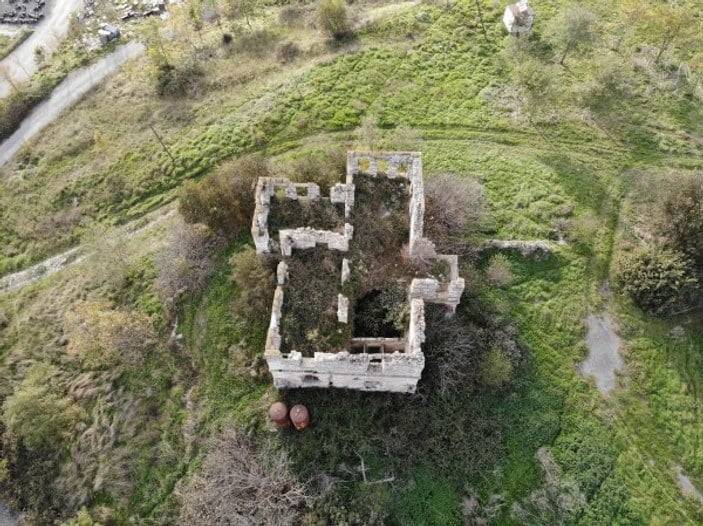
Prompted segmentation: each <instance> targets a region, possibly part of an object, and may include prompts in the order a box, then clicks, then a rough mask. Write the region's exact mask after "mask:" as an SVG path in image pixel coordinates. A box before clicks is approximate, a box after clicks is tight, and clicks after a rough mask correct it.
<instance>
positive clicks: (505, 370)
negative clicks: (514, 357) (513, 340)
mask: <svg viewBox="0 0 703 526" xmlns="http://www.w3.org/2000/svg"><path fill="white" fill-rule="evenodd" d="M480 370H481V381H482V382H483V384H484V385H487V386H489V387H501V386H503V385H505V384H507V383H508V382H510V380H512V377H513V364H512V362H511V361H510V358H509V357H508V356H506V355H505V353H504V352H503V351H502V350H501V349H500V347H493V348H492V349H491V350H490V351H488V352H487V353H486V354H485V356H484V357H483V359H482V360H481V365H480Z"/></svg>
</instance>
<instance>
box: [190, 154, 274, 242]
mask: <svg viewBox="0 0 703 526" xmlns="http://www.w3.org/2000/svg"><path fill="white" fill-rule="evenodd" d="M268 175H270V172H269V167H268V163H267V162H266V160H265V159H264V158H263V157H261V156H258V155H251V156H246V157H241V158H239V159H237V160H236V161H234V162H231V163H227V164H225V165H223V166H221V167H220V168H219V169H218V170H217V172H215V173H214V174H212V175H209V176H207V177H205V178H204V179H202V180H201V181H187V182H186V183H184V184H183V187H182V188H181V193H180V199H179V202H178V209H179V211H180V213H181V215H182V216H183V219H184V220H185V221H186V223H204V224H206V225H207V226H209V227H210V228H211V229H212V230H213V231H214V232H217V233H219V234H222V235H223V236H224V237H226V238H228V239H232V238H235V237H237V236H239V235H241V234H242V233H244V232H245V231H247V230H248V229H249V228H250V226H251V218H252V215H253V213H254V189H255V187H256V181H257V180H258V178H259V177H266V176H268Z"/></svg>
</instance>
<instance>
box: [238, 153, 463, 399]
mask: <svg viewBox="0 0 703 526" xmlns="http://www.w3.org/2000/svg"><path fill="white" fill-rule="evenodd" d="M362 165H363V167H364V168H363V170H362ZM360 174H363V175H366V176H370V177H372V178H379V177H388V178H391V179H394V178H405V179H406V180H407V181H408V183H409V185H408V186H409V193H410V196H409V200H408V210H407V221H408V230H409V238H408V240H407V252H408V256H409V257H410V258H413V257H419V255H420V254H421V256H422V258H423V260H427V259H428V258H429V259H430V260H432V261H437V262H441V263H442V264H444V265H446V267H447V268H448V276H447V279H446V280H442V281H439V280H437V279H434V278H432V277H425V278H413V279H412V280H411V281H410V284H409V287H408V291H407V302H408V305H409V322H408V325H407V329H406V331H405V334H404V335H402V337H398V338H386V337H384V338H381V337H352V338H351V339H350V340H349V341H348V343H347V345H346V347H345V348H344V349H343V350H339V349H335V350H330V352H314V355H313V356H304V353H303V352H300V350H290V351H289V352H285V351H284V350H283V349H282V337H281V321H282V319H283V318H284V317H285V316H286V312H284V308H283V307H284V298H285V294H286V286H287V284H288V283H289V279H290V276H289V271H290V269H289V265H288V264H287V263H286V258H287V257H290V256H291V255H292V254H293V251H295V250H303V249H309V248H313V247H318V246H320V247H321V248H323V249H325V250H329V251H335V252H339V253H342V254H344V253H347V252H348V251H349V250H350V243H352V242H353V240H354V235H355V234H354V231H355V228H354V225H353V224H352V223H351V221H353V220H352V213H351V212H352V209H353V208H354V206H355V178H356V177H357V176H359V175H360ZM274 196H284V199H285V200H308V201H316V200H329V202H330V203H333V204H337V205H340V206H341V205H343V208H344V221H345V222H344V225H343V226H341V227H340V228H339V229H337V230H338V231H333V230H320V229H314V228H310V227H301V228H294V229H281V230H279V231H278V232H270V231H269V214H270V211H271V201H272V199H273V198H274ZM255 200H256V203H255V212H254V217H253V219H252V228H251V233H252V237H253V239H254V244H255V246H256V251H257V253H258V254H260V255H279V257H281V258H282V259H281V261H279V263H278V267H277V286H276V290H275V293H274V299H273V304H272V309H271V319H270V323H269V328H268V333H267V338H266V345H265V353H264V355H265V358H266V360H267V362H268V366H269V370H270V372H271V375H272V376H273V381H274V385H275V386H276V387H277V388H281V389H287V388H300V387H340V388H348V389H357V390H363V391H393V392H404V393H413V392H415V390H416V387H417V382H418V381H419V379H420V377H421V375H422V371H423V369H424V366H425V356H424V354H423V351H422V344H423V343H424V341H425V304H426V303H439V304H442V305H445V306H446V307H447V309H448V310H449V311H450V312H453V311H454V310H455V309H456V307H457V305H458V304H459V301H460V298H461V295H462V292H463V291H464V279H463V278H461V277H460V276H459V262H458V257H457V256H456V255H446V254H437V253H436V250H435V249H434V244H433V243H432V242H431V240H428V239H427V238H425V237H423V228H424V211H425V197H424V187H423V179H422V157H421V154H420V153H418V152H385V153H364V152H349V153H348V154H347V168H346V181H345V182H344V183H338V184H336V185H334V186H332V187H331V188H330V192H329V197H328V198H327V197H323V196H321V193H320V188H319V186H318V185H316V184H314V183H293V182H291V181H289V180H287V179H282V178H261V179H259V181H258V183H257V186H256V193H255ZM378 220H379V221H383V218H381V217H379V218H378ZM400 257H401V254H398V258H400ZM350 265H352V263H351V262H350V260H349V259H347V258H346V257H345V258H343V259H342V262H341V280H340V283H339V286H340V292H339V294H338V295H337V301H336V304H337V321H338V322H339V323H343V324H346V323H350V322H351V317H352V316H353V313H351V315H350V299H349V298H348V297H346V296H345V295H344V294H342V292H341V291H342V286H343V285H344V283H345V281H346V280H348V279H349V276H350V272H351V271H352V270H353V269H350Z"/></svg>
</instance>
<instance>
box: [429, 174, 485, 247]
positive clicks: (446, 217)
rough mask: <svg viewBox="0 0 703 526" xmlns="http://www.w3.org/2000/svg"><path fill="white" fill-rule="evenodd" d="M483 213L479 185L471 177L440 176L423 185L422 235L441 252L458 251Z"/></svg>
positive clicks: (481, 192)
mask: <svg viewBox="0 0 703 526" xmlns="http://www.w3.org/2000/svg"><path fill="white" fill-rule="evenodd" d="M485 213H486V198H485V195H484V192H483V187H482V186H481V184H480V183H479V182H478V181H476V180H475V179H472V178H470V177H465V176H460V175H456V174H440V175H437V176H434V177H431V178H429V179H428V180H427V182H426V183H425V235H426V236H427V237H428V238H430V239H431V240H432V241H434V242H435V243H436V244H437V246H438V248H440V249H441V250H453V249H458V248H460V247H459V246H458V245H461V244H462V242H463V241H465V240H466V238H467V237H470V236H471V235H472V234H474V233H476V231H477V230H478V228H479V226H480V224H481V221H482V219H483V217H484V216H485Z"/></svg>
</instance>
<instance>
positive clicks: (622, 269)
mask: <svg viewBox="0 0 703 526" xmlns="http://www.w3.org/2000/svg"><path fill="white" fill-rule="evenodd" d="M615 279H616V283H617V285H618V286H619V287H620V289H621V290H622V291H623V292H625V293H627V294H629V295H630V296H631V297H632V299H633V300H634V302H635V303H636V304H637V305H638V306H639V307H640V308H642V309H643V310H645V311H647V312H650V313H652V314H660V315H672V314H676V313H679V312H682V311H685V310H687V309H689V308H690V307H691V306H692V305H693V304H694V302H695V300H696V298H697V293H698V289H699V283H698V279H697V278H696V276H695V273H694V270H693V264H692V262H691V260H690V259H689V258H688V257H686V255H684V254H682V253H680V252H676V251H674V250H670V249H667V248H660V247H655V246H645V247H643V248H640V249H638V250H636V251H635V252H634V253H632V254H630V255H628V256H625V257H623V258H622V259H621V260H620V261H619V262H618V264H617V269H616V273H615Z"/></svg>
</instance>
